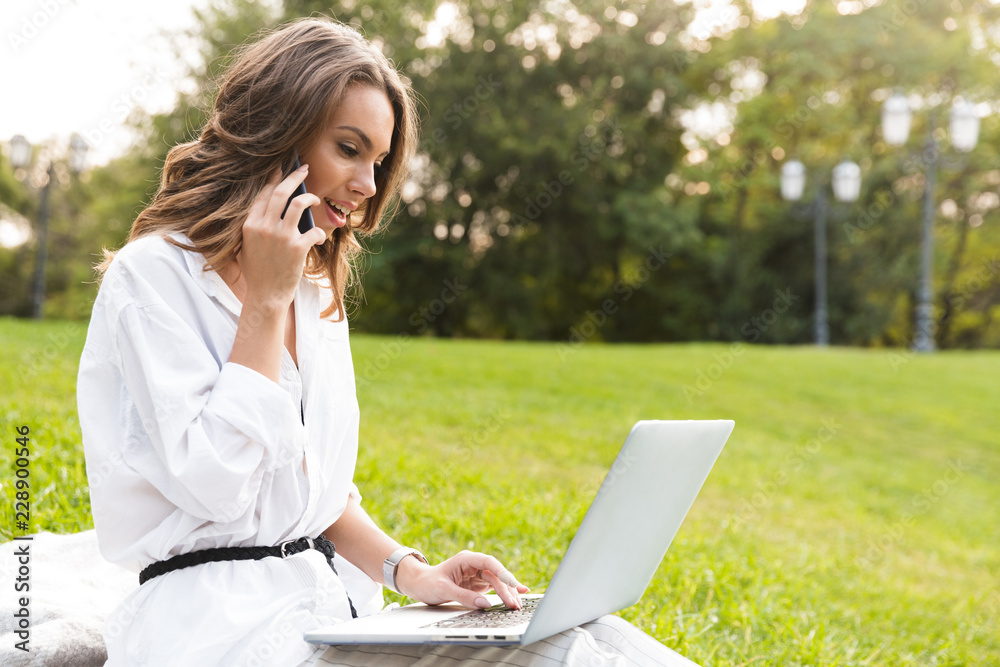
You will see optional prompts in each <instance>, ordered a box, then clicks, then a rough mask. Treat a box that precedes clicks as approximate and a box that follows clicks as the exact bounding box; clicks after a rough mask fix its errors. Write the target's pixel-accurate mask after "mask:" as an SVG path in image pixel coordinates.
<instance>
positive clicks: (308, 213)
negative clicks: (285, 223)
mask: <svg viewBox="0 0 1000 667" xmlns="http://www.w3.org/2000/svg"><path fill="white" fill-rule="evenodd" d="M301 166H302V163H300V162H299V158H298V156H296V157H295V166H294V167H292V171H295V170H296V169H298V168H299V167H301ZM288 173H289V174H291V173H292V172H291V171H290V172H288ZM286 178H287V176H286ZM305 193H306V183H305V181H303V182H301V183H299V187H297V188H295V192H293V193H292V196H291V197H289V198H288V201H287V202H285V209H284V210H283V211H282V212H281V219H282V220H284V219H285V211H287V210H288V206H289V205H290V204H291V203H292V199H293V198H295V197H297V196H299V195H304V194H305ZM315 226H316V223H314V222H313V214H312V210H311V209H310V208H309V207H308V206H307V207H306V210H304V211H302V215H301V216H300V217H299V233H300V234H305V233H306V232H308V231H309V230H310V229H312V228H313V227H315Z"/></svg>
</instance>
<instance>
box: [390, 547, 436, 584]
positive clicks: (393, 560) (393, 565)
mask: <svg viewBox="0 0 1000 667" xmlns="http://www.w3.org/2000/svg"><path fill="white" fill-rule="evenodd" d="M407 556H416V557H417V559H419V560H420V561H421V562H422V563H424V564H427V558H425V557H424V555H423V554H422V553H420V552H419V551H417V550H416V549H414V548H413V547H402V548H401V549H396V550H395V551H393V552H392V554H390V555H389V557H388V558H386V559H385V560H384V561H383V562H382V579H383V581H384V582H385V587H386V588H388V589H389V590H390V591H392V592H393V593H399V587H398V586H396V573H397V572H398V571H399V563H400V561H401V560H403V559H404V558H406V557H407Z"/></svg>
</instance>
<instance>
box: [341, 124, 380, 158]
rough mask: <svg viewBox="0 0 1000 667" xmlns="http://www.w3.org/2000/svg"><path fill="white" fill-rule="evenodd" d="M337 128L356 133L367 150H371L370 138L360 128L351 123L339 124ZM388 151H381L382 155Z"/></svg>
mask: <svg viewBox="0 0 1000 667" xmlns="http://www.w3.org/2000/svg"><path fill="white" fill-rule="evenodd" d="M337 129H338V130H350V131H351V132H353V133H355V134H356V135H358V138H360V139H361V143H363V144H364V145H365V148H367V149H368V150H372V140H371V139H369V138H368V135H367V134H365V133H364V132H363V131H362V130H361V129H359V128H357V127H354V126H353V125H341V126H340V127H338V128H337ZM388 153H389V151H385V152H384V153H382V155H387V154H388Z"/></svg>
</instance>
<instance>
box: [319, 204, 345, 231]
mask: <svg viewBox="0 0 1000 667" xmlns="http://www.w3.org/2000/svg"><path fill="white" fill-rule="evenodd" d="M323 206H325V207H326V217H327V218H328V219H329V220H330V223H331V224H332V225H333V226H334V227H343V226H345V225H346V224H347V216H345V215H344V214H343V213H341V212H340V211H338V210H337V209H335V208H334V207H332V206H330V204H329V202H327V201H326V200H325V199H324V200H323Z"/></svg>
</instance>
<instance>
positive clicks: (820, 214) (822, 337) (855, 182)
mask: <svg viewBox="0 0 1000 667" xmlns="http://www.w3.org/2000/svg"><path fill="white" fill-rule="evenodd" d="M805 185H806V168H805V165H803V164H802V163H801V162H799V161H798V160H789V161H788V162H786V163H785V164H783V165H782V166H781V196H782V198H783V199H784V200H785V201H792V202H797V201H799V200H800V199H802V193H803V192H804V191H805ZM816 190H817V191H816V199H815V200H813V202H812V204H810V206H809V208H810V210H811V211H812V213H813V220H814V226H815V238H816V240H815V271H816V278H815V282H816V315H815V322H814V327H815V339H816V345H817V346H819V347H826V346H827V345H829V344H830V323H829V317H828V315H827V305H826V304H827V290H826V215H827V200H826V187H825V186H824V185H820V186H819V187H818V188H817V189H816ZM860 192H861V167H859V166H858V165H857V164H855V163H853V162H850V161H849V160H844V161H843V162H841V163H840V164H838V165H837V166H836V167H834V168H833V194H834V197H836V198H837V201H840V202H854V201H857V199H858V195H859V194H860Z"/></svg>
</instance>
